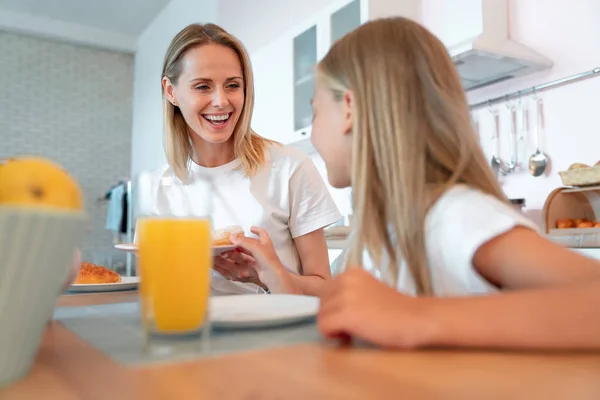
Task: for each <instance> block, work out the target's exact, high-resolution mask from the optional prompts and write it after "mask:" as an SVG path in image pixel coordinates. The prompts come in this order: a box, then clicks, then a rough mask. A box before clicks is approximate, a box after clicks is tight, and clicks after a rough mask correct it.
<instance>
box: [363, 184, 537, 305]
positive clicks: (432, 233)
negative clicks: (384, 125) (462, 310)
mask: <svg viewBox="0 0 600 400" xmlns="http://www.w3.org/2000/svg"><path fill="white" fill-rule="evenodd" d="M517 226H524V227H527V228H530V229H533V230H535V231H538V232H539V227H538V226H537V225H536V224H535V223H534V222H533V221H531V220H530V219H529V218H527V217H526V216H525V215H523V214H522V213H520V212H519V211H517V210H515V209H514V208H512V207H511V206H510V205H509V204H505V203H503V202H502V201H500V200H498V199H496V198H495V197H493V196H490V195H487V194H485V193H482V192H481V191H479V190H476V189H473V188H471V187H469V186H466V185H456V186H454V187H453V188H451V189H449V190H448V191H446V192H445V193H444V194H443V195H442V196H441V197H440V198H439V199H438V201H437V202H436V203H435V204H434V205H433V207H432V208H431V209H430V210H429V212H428V214H427V217H426V221H425V247H426V253H427V263H428V266H429V270H430V276H431V280H432V284H433V291H434V294H435V295H436V296H463V295H476V294H489V293H494V292H497V291H498V288H497V287H496V286H494V285H492V284H491V283H490V282H488V281H487V280H486V279H485V278H483V277H482V276H481V275H480V274H479V273H478V272H477V271H476V269H475V267H474V266H473V256H474V255H475V252H476V251H477V249H479V247H480V246H482V245H483V244H485V243H487V242H489V241H490V240H492V239H494V238H496V237H498V236H500V235H502V234H504V233H506V232H508V231H510V230H511V229H513V228H515V227H517ZM383 260H384V261H383V262H385V257H384V259H383ZM364 267H365V269H367V270H369V271H371V272H372V273H373V274H374V275H375V276H377V277H379V278H381V274H379V273H378V272H377V271H374V270H373V263H372V261H371V260H370V258H369V256H368V254H367V252H366V251H365V254H364ZM397 289H398V291H400V292H402V293H404V294H409V295H414V294H415V293H416V290H415V285H414V280H413V279H412V276H411V275H410V273H409V271H408V268H407V266H406V263H405V262H404V261H402V262H401V265H400V270H399V276H398V282H397Z"/></svg>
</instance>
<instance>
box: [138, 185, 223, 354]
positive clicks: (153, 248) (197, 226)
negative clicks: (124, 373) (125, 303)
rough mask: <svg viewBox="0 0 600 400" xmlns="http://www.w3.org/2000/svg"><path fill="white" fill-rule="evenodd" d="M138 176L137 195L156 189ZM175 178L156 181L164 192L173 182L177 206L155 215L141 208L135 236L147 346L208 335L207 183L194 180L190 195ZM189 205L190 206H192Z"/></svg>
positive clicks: (193, 340)
mask: <svg viewBox="0 0 600 400" xmlns="http://www.w3.org/2000/svg"><path fill="white" fill-rule="evenodd" d="M147 182H148V180H147V179H146V178H145V177H140V179H139V182H138V196H150V195H155V194H153V193H151V191H152V190H150V189H149V187H148V186H147ZM177 182H178V181H177V180H175V179H172V180H165V179H163V181H162V182H161V183H160V185H162V186H163V187H162V188H159V190H161V191H162V192H164V191H165V190H171V188H170V186H176V187H175V188H174V190H177V192H178V193H180V194H181V198H180V200H181V204H180V207H178V208H177V211H178V212H176V213H175V212H172V213H168V214H166V215H164V213H162V214H163V215H157V213H156V212H153V211H152V210H148V209H146V210H144V209H142V210H140V215H139V216H138V218H137V232H136V240H137V246H138V265H139V271H140V278H141V282H140V306H141V307H140V309H141V319H142V325H143V329H144V336H145V348H146V350H147V351H156V350H158V349H161V348H164V347H165V346H177V345H178V344H183V343H185V344H186V345H189V343H190V342H191V343H197V344H199V345H200V346H201V347H202V348H206V346H207V345H208V340H209V338H210V329H211V328H210V322H209V321H210V315H209V314H210V312H209V297H210V282H211V270H212V259H213V258H212V249H211V245H212V239H211V232H212V223H211V212H212V207H211V204H212V201H211V197H212V196H211V185H210V184H205V185H203V184H202V182H194V189H195V191H194V199H193V201H192V199H191V198H190V196H189V195H188V194H187V191H186V188H183V185H182V184H181V183H177ZM192 205H193V207H192Z"/></svg>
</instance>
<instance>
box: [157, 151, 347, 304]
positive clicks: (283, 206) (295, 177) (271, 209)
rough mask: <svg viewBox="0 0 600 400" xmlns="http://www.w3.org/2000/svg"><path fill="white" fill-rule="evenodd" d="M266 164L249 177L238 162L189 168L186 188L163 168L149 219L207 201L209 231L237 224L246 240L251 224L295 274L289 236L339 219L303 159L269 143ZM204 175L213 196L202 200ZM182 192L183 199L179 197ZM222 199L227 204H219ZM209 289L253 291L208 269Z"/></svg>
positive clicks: (195, 209) (197, 209)
mask: <svg viewBox="0 0 600 400" xmlns="http://www.w3.org/2000/svg"><path fill="white" fill-rule="evenodd" d="M265 158H266V162H265V164H264V165H263V166H261V167H260V168H259V170H258V171H257V173H256V174H255V175H254V176H253V177H252V178H247V177H245V176H244V173H243V171H242V170H239V169H236V168H237V167H238V166H239V161H238V160H234V161H232V162H230V163H228V164H225V165H222V166H219V167H215V168H205V167H202V166H199V165H197V164H195V163H192V165H191V174H192V175H191V176H192V179H196V180H195V181H193V183H192V184H190V185H186V186H182V185H181V184H178V182H179V180H178V179H177V178H176V177H175V175H174V174H173V172H172V170H171V168H170V167H169V166H168V165H167V166H164V167H163V168H161V169H160V170H159V171H157V172H155V173H154V174H153V175H152V178H151V182H152V189H151V190H152V197H153V202H152V204H151V206H150V207H151V211H150V212H151V213H152V214H154V215H185V214H186V212H187V209H189V208H191V209H192V211H191V214H193V215H202V214H204V212H205V210H206V207H205V205H206V204H205V202H206V201H207V198H208V197H210V198H211V199H213V201H212V202H211V206H212V214H211V215H212V222H213V228H214V229H219V228H225V227H228V226H232V225H240V226H241V227H242V228H244V231H245V234H246V235H247V236H254V235H253V234H252V233H251V232H250V227H251V226H258V227H261V228H263V229H264V230H266V231H267V233H268V234H269V236H270V237H271V240H272V242H273V245H274V247H275V251H276V252H277V255H278V256H279V259H280V260H281V263H282V264H283V266H284V267H285V268H286V269H288V270H289V271H291V272H295V273H300V272H301V264H300V258H299V256H298V253H297V251H296V246H295V244H294V240H293V239H294V238H297V237H299V236H302V235H305V234H307V233H310V232H313V231H315V230H318V229H321V228H324V227H326V226H328V225H331V224H332V223H334V222H337V221H339V220H340V219H341V218H342V216H341V214H340V212H339V211H338V209H337V207H336V205H335V203H334V201H333V199H332V197H331V195H330V194H329V191H328V190H327V187H326V186H325V182H324V181H323V178H322V177H321V175H320V174H319V172H318V171H317V169H316V167H315V165H314V163H313V162H312V160H311V159H310V158H309V156H308V155H307V154H305V153H303V152H301V151H300V150H298V149H295V148H293V147H289V146H278V145H272V146H270V147H269V148H268V149H267V153H266V157H265ZM202 177H208V178H210V179H211V180H212V182H213V185H214V186H213V188H214V190H216V191H218V194H219V196H214V195H213V196H206V193H207V192H206V190H207V183H206V182H207V181H206V180H202V179H199V178H202ZM183 191H185V195H184V193H183ZM223 201H226V202H227V203H226V204H224V203H223ZM212 289H213V291H216V292H222V293H257V292H260V290H259V289H258V287H257V286H256V285H254V284H250V283H241V282H232V281H229V280H226V279H225V278H223V277H222V276H221V275H220V274H218V273H217V272H216V271H213V276H212Z"/></svg>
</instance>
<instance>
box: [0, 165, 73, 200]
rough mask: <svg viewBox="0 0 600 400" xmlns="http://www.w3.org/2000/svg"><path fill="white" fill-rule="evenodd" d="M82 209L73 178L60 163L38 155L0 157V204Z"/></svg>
mask: <svg viewBox="0 0 600 400" xmlns="http://www.w3.org/2000/svg"><path fill="white" fill-rule="evenodd" d="M3 205H12V206H29V207H42V208H47V207H48V208H61V209H68V210H82V209H83V196H82V193H81V189H80V187H79V184H78V183H77V181H76V180H75V179H74V178H73V177H72V176H71V175H69V173H68V172H67V171H65V170H64V169H63V168H62V167H61V166H60V165H58V164H56V163H54V162H52V161H50V160H47V159H44V158H41V157H22V158H11V159H8V160H5V161H0V206H3Z"/></svg>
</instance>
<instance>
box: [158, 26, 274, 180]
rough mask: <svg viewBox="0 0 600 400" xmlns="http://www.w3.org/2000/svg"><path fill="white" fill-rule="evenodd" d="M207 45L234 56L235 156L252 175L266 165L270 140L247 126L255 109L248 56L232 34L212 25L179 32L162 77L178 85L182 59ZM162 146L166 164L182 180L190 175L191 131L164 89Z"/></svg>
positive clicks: (241, 166) (191, 27)
mask: <svg viewBox="0 0 600 400" xmlns="http://www.w3.org/2000/svg"><path fill="white" fill-rule="evenodd" d="M206 44H219V45H222V46H226V47H228V48H230V49H232V50H233V51H235V53H236V54H237V56H238V57H239V59H240V64H241V66H242V73H243V78H244V95H245V96H244V106H243V109H242V111H241V115H240V118H239V120H238V122H237V125H236V126H235V128H234V131H233V148H234V155H235V157H236V158H237V159H239V160H240V168H241V169H243V171H244V173H245V174H246V176H252V175H253V174H254V173H255V172H256V170H257V169H258V167H259V166H260V165H262V164H263V163H264V162H265V152H266V147H267V145H268V144H269V143H271V141H270V140H267V139H265V138H263V137H261V136H259V135H258V134H256V133H255V132H254V131H253V130H252V128H251V127H250V122H251V120H252V111H253V109H254V77H253V74H252V65H251V63H250V57H249V56H248V52H247V51H246V48H245V47H244V45H243V44H242V43H241V42H240V41H239V40H238V39H237V38H236V37H235V36H233V35H231V34H229V33H228V32H226V31H225V30H224V29H223V28H221V27H219V26H218V25H215V24H206V25H201V24H191V25H188V26H187V27H185V28H184V29H182V30H181V31H180V32H179V33H178V34H177V35H176V36H175V37H174V38H173V40H172V41H171V44H170V45H169V48H168V49H167V53H166V55H165V59H164V63H163V69H162V77H163V78H164V77H167V78H169V80H170V81H171V83H172V84H173V85H176V84H177V81H178V79H179V76H180V75H181V73H182V70H183V65H182V60H183V57H184V56H185V54H186V53H187V52H188V51H189V50H190V49H192V48H195V47H198V46H203V45H206ZM162 93H163V119H164V146H165V154H166V157H167V161H168V163H169V165H170V167H171V168H172V169H173V171H174V172H175V174H176V175H177V177H178V178H179V179H181V180H182V181H184V182H185V181H186V180H187V178H188V175H189V163H190V160H191V158H192V155H193V148H192V144H191V139H190V132H189V127H188V125H187V123H186V122H185V119H184V118H183V115H182V114H181V111H180V110H179V107H177V106H174V105H173V104H171V102H170V101H169V100H168V99H167V98H166V96H165V92H164V88H163V91H162Z"/></svg>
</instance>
